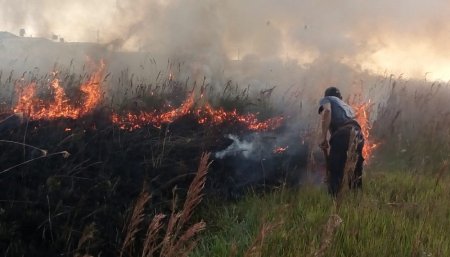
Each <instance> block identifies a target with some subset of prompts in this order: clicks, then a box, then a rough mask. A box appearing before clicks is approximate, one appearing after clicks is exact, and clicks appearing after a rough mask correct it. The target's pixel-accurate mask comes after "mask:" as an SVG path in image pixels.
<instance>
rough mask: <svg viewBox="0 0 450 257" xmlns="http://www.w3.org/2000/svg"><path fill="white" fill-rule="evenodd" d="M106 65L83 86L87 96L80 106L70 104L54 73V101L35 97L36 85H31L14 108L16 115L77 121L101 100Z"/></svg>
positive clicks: (25, 89) (51, 84)
mask: <svg viewBox="0 0 450 257" xmlns="http://www.w3.org/2000/svg"><path fill="white" fill-rule="evenodd" d="M104 68H105V65H104V63H103V62H102V64H101V66H100V68H99V69H98V70H97V71H96V72H95V73H94V74H93V75H91V76H90V78H89V79H88V81H87V82H86V83H84V84H83V85H81V87H80V90H81V91H82V92H83V93H84V95H85V100H84V101H83V102H82V103H81V104H80V105H79V106H75V105H73V104H71V103H70V101H69V99H68V97H67V96H66V93H65V91H64V89H63V88H62V87H61V85H60V81H59V79H58V78H57V77H56V76H57V73H54V74H53V75H54V76H55V77H54V79H53V80H52V81H51V82H50V87H51V89H52V93H53V99H52V100H50V101H44V100H42V99H39V98H37V97H36V96H35V94H36V83H34V82H33V83H30V84H29V85H27V86H25V87H24V88H22V91H21V92H20V97H19V100H18V102H17V104H16V105H15V107H14V108H13V112H14V113H24V114H25V115H27V116H29V118H30V119H32V120H39V119H47V120H52V119H58V118H71V119H76V118H79V117H81V116H83V115H86V114H88V113H89V112H90V111H92V110H93V109H94V108H95V107H96V106H97V104H98V103H99V101H100V99H101V88H100V82H101V81H100V80H101V77H102V75H103V73H104V70H105V69H104Z"/></svg>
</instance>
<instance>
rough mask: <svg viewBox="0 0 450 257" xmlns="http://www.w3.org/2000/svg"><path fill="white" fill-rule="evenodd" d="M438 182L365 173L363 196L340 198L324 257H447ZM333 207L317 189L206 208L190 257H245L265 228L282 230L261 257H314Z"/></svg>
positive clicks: (446, 214)
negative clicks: (204, 227) (335, 225)
mask: <svg viewBox="0 0 450 257" xmlns="http://www.w3.org/2000/svg"><path fill="white" fill-rule="evenodd" d="M436 180H437V175H429V174H428V175H426V174H412V173H407V172H388V171H369V172H367V173H366V175H365V177H364V190H363V191H362V192H361V193H359V194H353V193H349V194H347V195H345V196H344V198H343V202H342V205H341V207H340V209H339V210H337V214H338V215H339V216H340V217H341V219H342V221H343V222H342V224H341V225H340V226H339V227H338V228H337V230H336V233H334V235H333V236H332V241H331V245H329V247H328V248H327V250H326V252H325V255H324V256H335V257H339V256H377V257H378V256H450V237H448V235H450V207H449V202H450V183H449V182H450V178H449V177H448V176H446V175H444V176H443V177H442V178H441V179H440V180H439V183H438V184H437V186H436ZM332 207H333V201H332V200H331V199H330V197H329V196H328V195H327V194H326V191H325V189H324V188H323V187H322V186H318V185H303V186H301V187H300V188H299V189H297V190H293V189H278V190H276V191H275V192H272V193H266V194H264V195H256V194H253V195H250V196H248V197H247V198H245V199H243V200H241V201H239V202H236V203H208V204H207V207H206V209H203V210H201V215H202V216H203V218H204V219H205V221H206V222H207V230H206V232H204V234H203V235H202V237H201V238H200V241H199V243H198V246H197V248H196V250H195V251H194V253H193V254H191V256H243V255H245V252H246V251H247V250H248V248H249V247H250V246H251V245H252V242H254V240H255V238H256V237H257V235H258V234H259V232H260V228H261V225H262V224H263V223H272V224H276V223H279V222H282V224H281V225H279V226H277V227H276V228H274V229H273V230H271V231H270V232H269V233H268V235H267V236H266V237H265V240H264V242H263V243H262V249H260V251H259V253H258V254H261V255H259V256H313V253H314V252H315V251H316V250H317V249H318V248H319V246H320V244H321V242H322V239H323V235H324V228H325V224H326V222H327V220H328V218H329V216H330V214H331V212H332ZM233 249H234V250H233ZM252 256H255V255H252ZM256 256H258V255H256Z"/></svg>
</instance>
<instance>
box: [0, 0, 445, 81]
mask: <svg viewBox="0 0 450 257" xmlns="http://www.w3.org/2000/svg"><path fill="white" fill-rule="evenodd" d="M0 3H1V4H2V9H1V10H0V17H1V18H0V22H1V24H0V30H1V29H4V30H9V31H13V32H17V31H18V30H19V29H20V28H25V29H26V31H27V35H33V36H35V37H36V36H41V37H49V36H50V35H59V36H61V37H64V38H65V39H66V40H68V41H73V42H75V41H90V42H96V41H97V40H99V41H100V42H102V43H108V42H113V41H114V42H120V43H119V45H120V47H121V48H122V49H124V50H133V51H135V50H140V51H146V52H150V53H152V54H154V55H158V56H161V58H162V59H163V58H166V59H167V58H169V59H171V60H180V61H183V62H186V63H189V66H190V70H189V72H198V73H204V74H202V75H205V76H207V77H210V78H211V77H220V76H222V73H223V71H224V70H226V68H227V64H228V62H229V60H233V59H240V60H243V61H244V60H253V61H257V62H258V63H262V65H263V66H270V65H269V64H267V63H271V64H273V65H272V66H274V65H279V63H285V62H286V61H292V62H293V63H295V64H297V65H300V66H302V67H305V66H306V67H309V66H311V65H315V64H318V63H320V64H321V65H323V64H324V63H326V64H328V65H334V64H335V63H344V64H347V65H350V66H351V67H352V68H354V69H359V70H361V69H369V70H370V71H372V72H384V71H385V70H388V72H389V73H398V74H400V73H408V74H409V76H412V77H414V76H415V77H421V76H424V74H425V72H431V73H430V74H431V75H429V76H432V77H435V78H438V77H439V76H444V75H445V72H448V69H449V68H448V67H449V66H450V61H449V59H450V54H449V53H450V51H448V50H450V49H449V47H450V44H449V43H450V42H449V40H450V39H449V38H448V37H447V34H448V31H449V29H450V24H448V22H446V17H447V15H446V14H447V13H448V11H449V10H450V3H449V2H448V1H445V0H434V1H426V2H425V1H408V0H400V1H395V2H393V1H387V0H382V1H375V2H374V1H372V2H361V1H358V0H351V1H345V2H336V1H331V0H324V1H319V2H318V1H292V0H283V1H276V2H275V1H269V0H263V1H261V0H248V1H219V0H216V1H210V0H151V1H145V0H137V1H126V0H106V1H105V0H102V1H100V0H80V1H68V0H62V1H54V0H43V1H37V0H34V1H33V0H31V1H30V0H17V1H9V0H1V1H0ZM418 59H419V60H423V62H421V61H418ZM445 65H446V66H445ZM265 72H266V71H265ZM323 75H325V76H328V75H326V74H323ZM332 79H335V78H332V77H330V76H328V80H332ZM337 79H339V78H336V80H337ZM444 79H448V78H444ZM324 83H325V82H324Z"/></svg>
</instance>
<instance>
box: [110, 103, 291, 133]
mask: <svg viewBox="0 0 450 257" xmlns="http://www.w3.org/2000/svg"><path fill="white" fill-rule="evenodd" d="M193 107H194V97H193V95H190V96H189V97H188V98H187V99H186V100H185V102H184V103H183V104H182V105H181V106H180V107H178V108H174V109H172V110H169V111H167V112H164V113H160V114H158V113H157V112H156V111H153V112H141V113H139V114H132V113H127V114H126V115H124V116H120V115H118V114H113V117H112V121H113V123H115V124H116V125H118V126H119V128H121V129H126V130H130V131H132V130H134V129H138V128H142V127H143V126H145V125H147V124H151V125H153V126H156V127H160V126H161V124H167V123H171V122H173V121H174V120H175V119H177V118H180V117H182V116H185V115H187V114H193V115H195V117H196V118H197V122H198V123H199V124H209V125H220V124H222V123H224V122H230V123H240V124H243V125H245V126H246V127H247V128H248V129H249V130H251V131H267V130H271V129H275V128H277V127H279V126H281V124H282V122H283V120H284V119H283V117H275V118H271V119H268V120H266V121H259V120H258V119H257V117H256V114H244V115H242V114H238V113H237V111H236V110H233V111H225V110H223V109H222V108H218V109H214V108H213V107H212V106H211V105H209V104H208V103H206V104H204V105H203V106H201V107H197V108H195V109H193Z"/></svg>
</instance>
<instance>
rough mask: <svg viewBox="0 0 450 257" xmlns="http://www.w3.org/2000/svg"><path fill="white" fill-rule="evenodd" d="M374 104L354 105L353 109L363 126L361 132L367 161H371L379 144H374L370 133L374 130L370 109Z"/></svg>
mask: <svg viewBox="0 0 450 257" xmlns="http://www.w3.org/2000/svg"><path fill="white" fill-rule="evenodd" d="M372 105H373V104H372V103H371V102H370V100H369V101H368V102H367V103H362V104H359V105H353V106H352V107H353V109H354V110H355V115H356V121H358V123H359V125H360V126H361V132H362V133H363V135H364V139H365V142H364V148H363V157H364V159H366V161H369V159H370V157H371V156H372V154H373V151H374V150H375V148H377V146H378V144H376V143H374V142H373V139H372V138H371V137H370V132H371V130H372V124H371V122H370V108H371V107H372Z"/></svg>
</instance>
